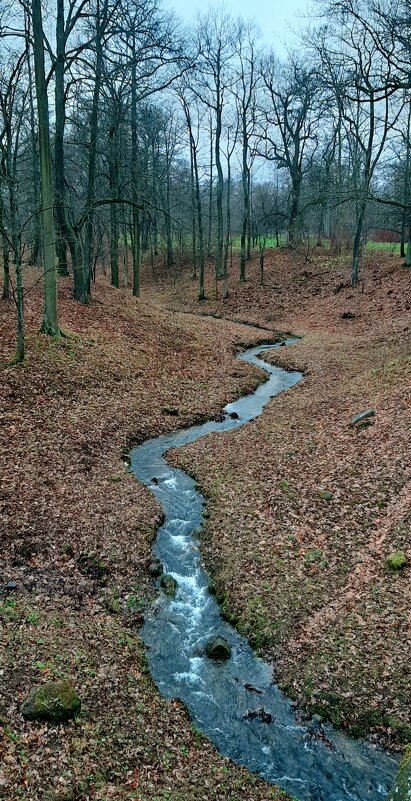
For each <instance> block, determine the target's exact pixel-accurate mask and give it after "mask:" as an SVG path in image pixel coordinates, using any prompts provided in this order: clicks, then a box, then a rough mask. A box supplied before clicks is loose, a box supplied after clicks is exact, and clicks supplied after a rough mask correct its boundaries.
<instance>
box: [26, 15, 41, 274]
mask: <svg viewBox="0 0 411 801" xmlns="http://www.w3.org/2000/svg"><path fill="white" fill-rule="evenodd" d="M27 19H28V15H27ZM26 24H27V26H28V25H29V23H28V22H27V23H26ZM27 33H28V35H30V31H29V29H28V31H27ZM27 73H28V89H29V109H30V148H31V163H32V179H33V180H32V188H33V208H34V209H35V214H34V217H33V222H34V224H33V229H34V230H33V246H32V249H31V253H30V259H29V262H28V263H29V266H30V267H35V266H36V265H37V262H38V258H39V253H40V247H41V230H40V214H39V211H40V199H39V189H38V188H39V185H40V176H39V159H38V152H37V136H36V119H35V113H34V99H33V76H32V67H31V56H30V51H29V48H27Z"/></svg>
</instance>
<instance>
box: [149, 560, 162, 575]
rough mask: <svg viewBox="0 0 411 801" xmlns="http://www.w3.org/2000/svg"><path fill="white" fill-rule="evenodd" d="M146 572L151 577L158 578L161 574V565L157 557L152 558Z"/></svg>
mask: <svg viewBox="0 0 411 801" xmlns="http://www.w3.org/2000/svg"><path fill="white" fill-rule="evenodd" d="M148 572H149V573H150V576H152V577H153V578H158V577H159V576H161V575H162V574H163V565H162V564H161V562H160V560H159V559H153V560H152V562H150V564H149V566H148Z"/></svg>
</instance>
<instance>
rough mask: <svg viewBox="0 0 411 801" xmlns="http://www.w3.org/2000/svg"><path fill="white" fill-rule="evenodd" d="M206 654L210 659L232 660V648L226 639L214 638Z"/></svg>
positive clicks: (207, 646) (207, 647)
mask: <svg viewBox="0 0 411 801" xmlns="http://www.w3.org/2000/svg"><path fill="white" fill-rule="evenodd" d="M206 654H207V656H208V658H209V659H217V660H226V659H230V656H231V648H230V646H229V644H228V642H227V640H225V639H224V637H220V636H218V637H213V638H212V639H211V640H209V642H208V643H207V645H206Z"/></svg>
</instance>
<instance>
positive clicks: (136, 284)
mask: <svg viewBox="0 0 411 801" xmlns="http://www.w3.org/2000/svg"><path fill="white" fill-rule="evenodd" d="M132 36H133V39H132V49H131V54H132V65H131V184H132V187H131V191H132V198H133V203H134V205H133V295H134V297H136V298H138V297H140V220H139V211H138V208H137V201H138V187H137V179H138V175H137V158H138V152H137V64H136V38H135V31H134V30H133V34H132ZM153 168H154V165H153Z"/></svg>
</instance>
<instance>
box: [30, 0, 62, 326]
mask: <svg viewBox="0 0 411 801" xmlns="http://www.w3.org/2000/svg"><path fill="white" fill-rule="evenodd" d="M31 10H32V24H33V53H34V72H35V80H36V97H37V114H38V123H39V152H40V188H41V207H42V208H41V222H42V256H43V269H44V309H43V324H42V329H41V330H42V331H43V333H45V334H49V335H51V336H57V335H58V333H59V328H58V322H57V281H56V264H55V235H54V218H53V216H54V215H53V183H52V175H51V149H50V129H49V111H48V98H47V86H46V77H45V70H44V44H43V24H42V18H41V2H40V0H31Z"/></svg>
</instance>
